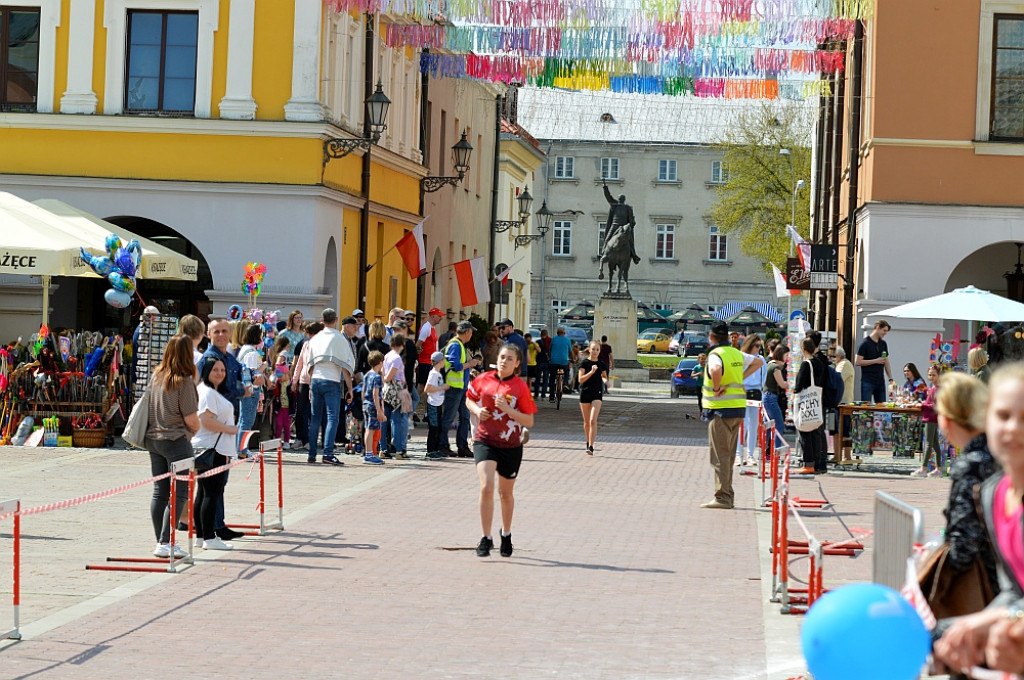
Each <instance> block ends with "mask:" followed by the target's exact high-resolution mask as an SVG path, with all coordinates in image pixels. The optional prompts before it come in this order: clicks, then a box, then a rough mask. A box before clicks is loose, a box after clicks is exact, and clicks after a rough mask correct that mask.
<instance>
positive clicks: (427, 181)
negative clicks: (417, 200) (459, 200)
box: [420, 175, 462, 194]
mask: <svg viewBox="0 0 1024 680" xmlns="http://www.w3.org/2000/svg"><path fill="white" fill-rule="evenodd" d="M461 181H462V175H459V176H458V177H424V178H423V179H421V180H420V186H421V187H422V188H423V191H424V192H426V193H428V194H430V193H433V192H435V191H437V190H438V189H440V188H441V187H443V186H445V185H448V184H450V185H452V186H455V185H456V184H458V183H459V182H461Z"/></svg>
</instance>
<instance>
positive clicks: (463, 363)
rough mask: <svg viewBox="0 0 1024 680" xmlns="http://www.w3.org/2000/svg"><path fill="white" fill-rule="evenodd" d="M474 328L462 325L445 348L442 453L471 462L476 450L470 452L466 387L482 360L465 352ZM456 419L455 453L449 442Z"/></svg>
mask: <svg viewBox="0 0 1024 680" xmlns="http://www.w3.org/2000/svg"><path fill="white" fill-rule="evenodd" d="M473 330H474V326H473V324H471V323H470V322H469V321H460V322H459V325H458V326H457V327H456V328H455V333H456V335H455V337H454V338H452V339H451V340H449V341H448V346H447V347H445V348H444V359H445V362H444V368H445V370H446V373H445V380H444V381H445V383H447V385H448V389H446V390H445V391H444V406H443V410H442V411H441V451H442V452H444V453H447V454H449V455H451V454H452V453H454V454H455V455H456V456H458V457H459V458H472V457H473V449H471V448H469V408H467V407H466V387H467V383H468V382H469V370H470V369H471V368H476V367H477V366H479V365H480V359H470V358H469V352H468V351H466V343H467V342H469V341H470V339H472V337H473ZM455 416H458V417H459V428H458V429H457V430H456V431H455V445H456V449H455V451H454V452H453V451H452V449H451V444H450V441H449V438H448V431H449V430H450V429H451V426H452V423H454V422H455Z"/></svg>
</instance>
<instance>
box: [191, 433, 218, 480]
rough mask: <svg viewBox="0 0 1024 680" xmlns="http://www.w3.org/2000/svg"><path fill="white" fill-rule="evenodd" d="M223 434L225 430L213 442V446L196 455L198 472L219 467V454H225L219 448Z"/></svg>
mask: <svg viewBox="0 0 1024 680" xmlns="http://www.w3.org/2000/svg"><path fill="white" fill-rule="evenodd" d="M223 434H224V433H223V432H221V433H220V434H218V435H217V441H215V442H214V443H213V446H212V447H210V448H208V449H206V450H205V451H203V452H202V453H200V454H199V455H198V456H196V463H195V465H196V472H206V471H207V470H212V469H213V468H215V467H217V456H221V455H223V454H222V453H221V452H220V451H218V450H217V444H220V438H221V435H223Z"/></svg>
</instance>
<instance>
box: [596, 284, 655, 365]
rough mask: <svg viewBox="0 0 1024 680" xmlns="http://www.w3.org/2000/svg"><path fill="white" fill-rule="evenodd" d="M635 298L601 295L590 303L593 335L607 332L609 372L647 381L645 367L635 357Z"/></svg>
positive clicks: (597, 337) (599, 335) (598, 337)
mask: <svg viewBox="0 0 1024 680" xmlns="http://www.w3.org/2000/svg"><path fill="white" fill-rule="evenodd" d="M636 329H637V323H636V300H633V299H628V298H627V299H623V298H606V297H603V298H601V299H599V300H598V301H597V304H596V305H595V306H594V339H595V340H600V339H601V336H602V335H606V336H608V344H609V345H611V346H612V355H613V357H614V360H615V370H614V371H612V375H614V376H615V377H616V378H618V379H620V380H624V381H627V382H649V381H650V375H649V373H648V371H647V369H646V368H644V367H643V366H641V365H640V362H639V361H637V360H636V334H637V332H636Z"/></svg>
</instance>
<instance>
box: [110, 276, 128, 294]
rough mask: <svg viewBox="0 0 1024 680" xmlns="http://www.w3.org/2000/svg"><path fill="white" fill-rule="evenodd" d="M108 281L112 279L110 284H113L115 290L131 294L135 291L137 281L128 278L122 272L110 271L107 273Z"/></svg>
mask: <svg viewBox="0 0 1024 680" xmlns="http://www.w3.org/2000/svg"><path fill="white" fill-rule="evenodd" d="M107 281H110V285H111V286H113V287H114V289H115V290H119V291H122V292H125V293H129V294H131V293H134V292H135V281H134V280H132V279H130V278H128V277H127V276H125V275H124V274H122V273H121V272H110V274H108V275H107Z"/></svg>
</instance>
